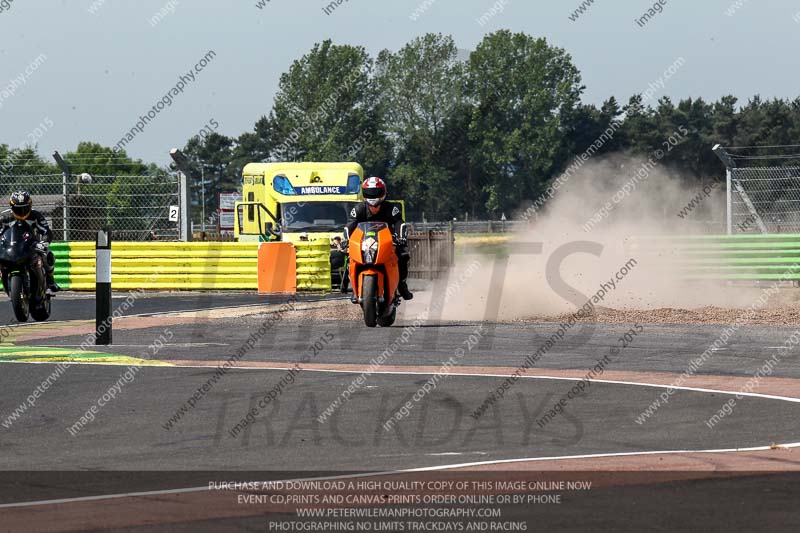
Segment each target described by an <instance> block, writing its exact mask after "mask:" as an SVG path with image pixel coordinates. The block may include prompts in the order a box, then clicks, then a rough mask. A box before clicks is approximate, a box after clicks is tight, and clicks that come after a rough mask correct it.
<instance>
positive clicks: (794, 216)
mask: <svg viewBox="0 0 800 533" xmlns="http://www.w3.org/2000/svg"><path fill="white" fill-rule="evenodd" d="M730 185H731V194H730V203H729V206H728V209H729V211H730V214H731V232H732V233H734V234H736V233H800V167H753V168H733V169H731V184H730Z"/></svg>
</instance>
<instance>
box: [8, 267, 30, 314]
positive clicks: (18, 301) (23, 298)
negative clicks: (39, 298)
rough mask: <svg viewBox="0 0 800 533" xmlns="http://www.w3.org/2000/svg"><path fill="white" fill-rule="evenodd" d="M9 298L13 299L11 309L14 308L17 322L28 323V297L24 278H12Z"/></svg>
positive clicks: (10, 279) (9, 281) (9, 283)
mask: <svg viewBox="0 0 800 533" xmlns="http://www.w3.org/2000/svg"><path fill="white" fill-rule="evenodd" d="M8 285H9V291H8V293H9V296H10V297H11V307H12V308H14V316H15V317H17V322H27V321H28V295H27V294H25V284H24V283H23V280H22V276H19V275H17V276H11V277H10V278H9V280H8Z"/></svg>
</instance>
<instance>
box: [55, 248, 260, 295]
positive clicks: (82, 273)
mask: <svg viewBox="0 0 800 533" xmlns="http://www.w3.org/2000/svg"><path fill="white" fill-rule="evenodd" d="M50 249H51V250H52V251H53V254H54V255H55V257H56V271H55V275H56V282H57V283H59V285H61V286H62V288H64V289H69V290H93V289H94V286H95V250H94V243H92V242H69V243H63V242H59V243H53V244H52V245H51V246H50ZM111 257H112V263H111V272H112V284H113V287H114V289H120V290H132V289H133V290H135V289H139V288H142V289H162V290H188V289H253V290H255V289H256V288H257V286H258V270H257V266H258V243H237V242H114V243H113V244H112V247H111Z"/></svg>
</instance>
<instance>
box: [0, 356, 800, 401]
mask: <svg viewBox="0 0 800 533" xmlns="http://www.w3.org/2000/svg"><path fill="white" fill-rule="evenodd" d="M112 347H113V345H112ZM34 348H36V347H35V346H31V347H30V349H34ZM98 353H103V352H98ZM113 355H123V356H124V354H113ZM127 357H134V356H127ZM145 361H155V362H158V361H162V362H169V360H159V359H146V360H145ZM62 362H65V361H0V364H4V365H8V364H20V365H57V364H60V363H62ZM66 362H69V364H70V366H72V365H86V366H119V365H118V364H115V363H106V362H98V363H93V362H91V361H66ZM348 364H350V363H348ZM143 366H147V365H143ZM148 368H158V369H162V370H167V369H176V368H179V369H196V368H208V369H216V368H219V365H187V366H182V365H173V364H168V365H153V366H152V367H148ZM289 368H290V367H279V366H275V367H273V366H236V367H232V368H231V370H269V371H274V370H277V371H286V370H289ZM509 368H512V367H509ZM301 370H302V371H303V372H322V373H325V372H327V373H330V374H362V373H363V374H367V375H373V374H380V375H398V376H432V375H433V374H435V373H436V372H414V371H411V370H376V371H374V372H364V371H359V370H336V369H332V368H303V367H302V366H301ZM546 370H560V369H557V368H552V369H550V368H548V369H546ZM631 372H635V371H631ZM512 374H513V372H509V373H508V374H481V373H472V372H467V373H465V372H451V373H448V374H446V375H447V376H462V377H478V378H482V377H490V378H507V377H509V376H511V375H512ZM715 377H720V376H715ZM721 377H745V376H721ZM520 379H549V380H553V381H582V380H583V379H584V378H572V377H563V376H526V375H524V374H522V375H520ZM586 381H589V382H591V383H610V384H612V385H631V386H633V387H651V388H654V389H673V390H685V391H691V392H712V393H715V394H727V395H730V396H735V395H737V394H738V395H740V396H749V397H751V398H763V399H767V400H779V401H783V402H791V403H800V398H793V397H791V396H776V395H774V394H762V393H759V392H739V391H728V390H722V389H704V388H701V387H682V386H677V387H676V386H673V385H664V384H661V383H641V382H638V381H620V380H613V379H588V380H586Z"/></svg>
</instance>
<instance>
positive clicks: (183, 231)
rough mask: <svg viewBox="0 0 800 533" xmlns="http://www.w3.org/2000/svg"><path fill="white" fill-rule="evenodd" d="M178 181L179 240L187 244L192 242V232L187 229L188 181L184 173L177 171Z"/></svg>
mask: <svg viewBox="0 0 800 533" xmlns="http://www.w3.org/2000/svg"><path fill="white" fill-rule="evenodd" d="M178 181H179V187H180V192H179V198H178V204H179V206H180V213H181V214H180V225H181V227H180V240H181V241H183V242H189V241H191V240H192V232H191V229H190V228H189V180H188V178H187V177H186V173H184V172H183V171H182V170H179V171H178Z"/></svg>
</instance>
